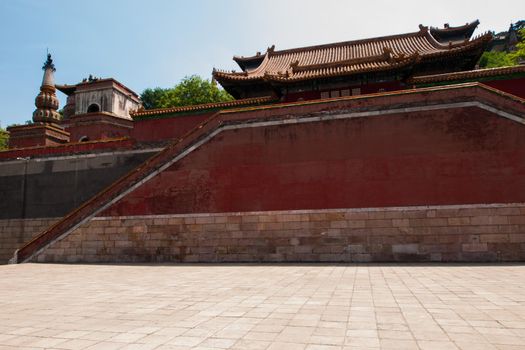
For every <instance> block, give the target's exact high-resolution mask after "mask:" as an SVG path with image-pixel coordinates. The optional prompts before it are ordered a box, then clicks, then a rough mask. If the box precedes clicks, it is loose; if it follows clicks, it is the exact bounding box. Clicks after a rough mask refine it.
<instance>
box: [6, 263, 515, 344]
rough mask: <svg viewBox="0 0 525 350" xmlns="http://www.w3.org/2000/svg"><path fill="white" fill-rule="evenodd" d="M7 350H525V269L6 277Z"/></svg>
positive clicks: (45, 271) (259, 268)
mask: <svg viewBox="0 0 525 350" xmlns="http://www.w3.org/2000/svg"><path fill="white" fill-rule="evenodd" d="M0 349H1V350H3V349H158V350H161V349H166V350H167V349H171V350H175V349H180V350H182V349H201V350H204V349H239V350H250V349H251V350H263V349H268V350H275V349H283V350H302V349H305V350H350V349H395V350H405V349H407V350H409V349H424V350H426V349H429V350H430V349H436V350H437V349H476V350H485V349H500V350H517V349H525V266H523V265H495V266H487V265H388V264H386V265H152V266H146V265H50V264H23V265H9V266H8V265H3V266H0Z"/></svg>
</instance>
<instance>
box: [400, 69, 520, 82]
mask: <svg viewBox="0 0 525 350" xmlns="http://www.w3.org/2000/svg"><path fill="white" fill-rule="evenodd" d="M519 73H525V65H520V66H510V67H498V68H487V69H476V70H470V71H466V72H456V73H446V74H435V75H421V76H416V77H413V78H411V79H409V80H408V81H407V82H408V83H409V84H427V83H437V82H442V81H455V80H466V79H477V78H484V77H494V76H502V75H511V74H519Z"/></svg>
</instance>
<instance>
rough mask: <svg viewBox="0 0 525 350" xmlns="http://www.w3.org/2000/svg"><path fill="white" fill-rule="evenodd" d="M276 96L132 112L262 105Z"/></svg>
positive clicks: (142, 114) (146, 113)
mask: <svg viewBox="0 0 525 350" xmlns="http://www.w3.org/2000/svg"><path fill="white" fill-rule="evenodd" d="M274 100H275V98H274V97H273V96H266V97H256V98H245V99H241V100H232V101H228V102H215V103H206V104H200V105H192V106H183V107H171V108H157V109H146V110H141V111H137V112H135V113H132V115H131V116H132V117H133V118H135V117H146V116H154V115H161V114H172V113H183V112H196V111H203V110H208V109H221V108H230V107H240V106H250V105H260V104H265V103H270V102H273V101H274Z"/></svg>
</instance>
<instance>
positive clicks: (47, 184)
mask: <svg viewBox="0 0 525 350" xmlns="http://www.w3.org/2000/svg"><path fill="white" fill-rule="evenodd" d="M155 152H156V150H148V151H146V152H145V151H128V152H113V153H101V154H89V155H78V156H67V157H54V158H47V159H45V158H39V159H29V160H16V161H5V162H0V198H1V199H2V200H1V201H0V220H2V219H21V218H49V217H53V218H56V217H62V216H64V215H65V214H67V213H68V212H70V211H71V210H73V209H74V208H76V207H78V206H79V205H80V204H82V203H83V202H84V201H86V200H88V199H89V198H91V197H92V196H93V195H95V194H96V193H98V192H100V191H101V190H103V189H104V188H105V187H107V186H109V185H110V184H111V183H113V182H114V181H115V180H117V179H118V178H120V177H121V176H123V175H124V174H126V173H127V172H129V171H130V170H132V169H133V168H135V167H137V166H138V165H140V164H141V163H142V162H144V161H145V160H146V159H147V158H149V157H150V156H151V155H153V154H154V153H155Z"/></svg>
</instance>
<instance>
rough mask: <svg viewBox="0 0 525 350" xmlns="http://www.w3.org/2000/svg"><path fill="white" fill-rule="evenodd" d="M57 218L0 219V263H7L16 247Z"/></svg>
mask: <svg viewBox="0 0 525 350" xmlns="http://www.w3.org/2000/svg"><path fill="white" fill-rule="evenodd" d="M57 220H58V218H40V219H25V220H22V219H10V220H0V264H7V262H8V261H9V259H11V258H12V257H13V253H14V252H15V250H16V249H17V248H19V247H20V246H21V245H22V244H24V243H25V242H27V241H29V240H31V238H33V237H34V236H36V235H37V234H39V233H40V232H42V231H44V230H45V229H46V228H48V227H49V226H51V225H52V224H54V223H55V221H57Z"/></svg>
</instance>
